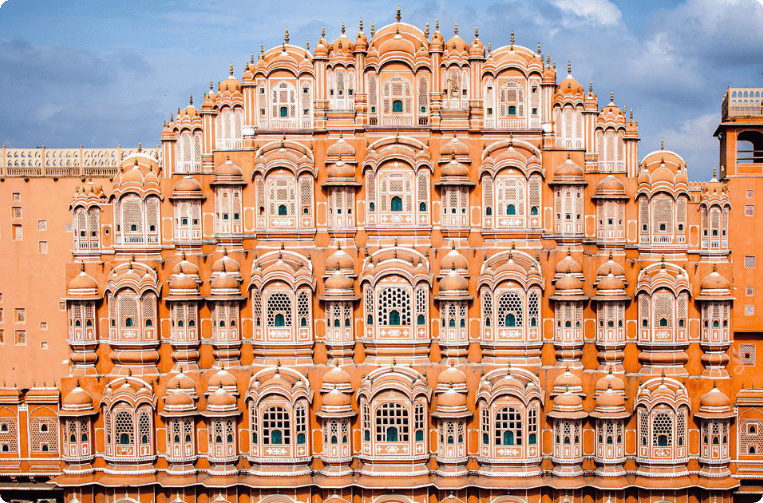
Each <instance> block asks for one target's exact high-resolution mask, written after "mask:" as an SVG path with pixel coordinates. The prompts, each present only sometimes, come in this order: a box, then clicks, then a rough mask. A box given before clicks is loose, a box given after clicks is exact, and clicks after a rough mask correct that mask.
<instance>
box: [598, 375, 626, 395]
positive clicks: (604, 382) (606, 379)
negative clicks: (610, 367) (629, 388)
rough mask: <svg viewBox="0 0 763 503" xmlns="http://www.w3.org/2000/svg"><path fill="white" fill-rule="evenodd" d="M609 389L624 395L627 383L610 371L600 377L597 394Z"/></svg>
mask: <svg viewBox="0 0 763 503" xmlns="http://www.w3.org/2000/svg"><path fill="white" fill-rule="evenodd" d="M608 389H612V390H615V391H617V392H618V393H624V392H625V382H623V380H622V379H620V378H619V377H617V376H616V375H614V374H613V373H612V372H611V371H610V372H609V373H608V374H606V375H605V376H602V377H600V378H599V380H598V381H596V392H597V393H603V392H604V391H606V390H608Z"/></svg>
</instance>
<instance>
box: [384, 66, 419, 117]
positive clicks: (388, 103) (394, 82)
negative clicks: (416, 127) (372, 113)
mask: <svg viewBox="0 0 763 503" xmlns="http://www.w3.org/2000/svg"><path fill="white" fill-rule="evenodd" d="M412 94H413V93H412V92H411V83H410V82H408V81H407V80H404V79H403V78H402V77H400V76H399V75H395V76H394V77H392V78H390V79H387V80H386V81H384V86H383V101H384V103H383V105H384V113H385V114H389V113H391V112H393V111H394V110H393V109H394V103H393V102H395V101H401V102H402V105H403V106H402V113H403V114H405V115H410V114H411V113H412V110H411V109H412V108H413V97H412Z"/></svg>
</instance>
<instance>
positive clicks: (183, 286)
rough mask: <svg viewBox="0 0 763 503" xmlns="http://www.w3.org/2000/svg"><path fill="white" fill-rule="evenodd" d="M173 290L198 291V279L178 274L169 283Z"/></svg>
mask: <svg viewBox="0 0 763 503" xmlns="http://www.w3.org/2000/svg"><path fill="white" fill-rule="evenodd" d="M169 285H170V289H172V290H196V289H198V287H199V283H198V277H196V278H194V277H193V276H190V275H188V274H178V275H177V276H175V277H174V278H172V279H171V280H170V281H169Z"/></svg>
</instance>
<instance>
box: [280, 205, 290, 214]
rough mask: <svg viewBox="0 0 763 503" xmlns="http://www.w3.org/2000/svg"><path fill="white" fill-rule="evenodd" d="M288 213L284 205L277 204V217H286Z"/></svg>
mask: <svg viewBox="0 0 763 503" xmlns="http://www.w3.org/2000/svg"><path fill="white" fill-rule="evenodd" d="M288 214H289V213H288V211H287V210H286V205H285V204H279V205H278V216H286V215H288Z"/></svg>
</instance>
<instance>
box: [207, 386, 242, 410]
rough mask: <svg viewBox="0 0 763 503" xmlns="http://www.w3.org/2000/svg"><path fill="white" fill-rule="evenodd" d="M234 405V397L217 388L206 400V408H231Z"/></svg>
mask: <svg viewBox="0 0 763 503" xmlns="http://www.w3.org/2000/svg"><path fill="white" fill-rule="evenodd" d="M235 405H236V397H234V396H233V395H231V394H230V393H228V392H227V391H225V390H224V389H222V388H218V389H217V390H216V391H215V392H214V393H212V394H211V395H209V398H207V406H211V407H232V406H235Z"/></svg>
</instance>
